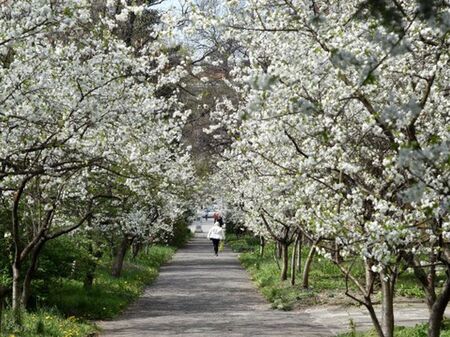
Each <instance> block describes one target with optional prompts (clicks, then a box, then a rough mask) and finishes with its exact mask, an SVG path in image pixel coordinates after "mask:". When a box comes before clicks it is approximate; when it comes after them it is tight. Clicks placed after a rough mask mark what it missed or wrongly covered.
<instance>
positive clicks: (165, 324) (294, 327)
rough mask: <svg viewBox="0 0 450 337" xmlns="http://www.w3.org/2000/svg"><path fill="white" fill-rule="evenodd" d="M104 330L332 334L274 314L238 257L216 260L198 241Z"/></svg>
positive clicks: (130, 335)
mask: <svg viewBox="0 0 450 337" xmlns="http://www.w3.org/2000/svg"><path fill="white" fill-rule="evenodd" d="M100 326H101V327H102V328H103V335H104V336H106V337H125V336H126V337H147V336H158V337H159V336H187V337H191V336H195V337H200V336H202V337H203V336H205V337H214V336H224V335H226V336H227V337H234V336H236V337H237V336H252V337H253V336H308V337H315V336H331V335H332V332H331V330H330V329H327V328H324V327H323V326H321V325H320V324H317V323H314V322H312V319H311V315H310V314H308V313H298V312H282V311H274V310H271V309H270V306H269V305H268V304H267V302H266V301H265V300H264V299H263V298H262V296H261V295H260V294H259V293H258V291H257V290H256V289H255V287H254V286H253V284H252V283H251V282H250V279H249V276H248V274H247V273H246V271H245V270H244V269H243V268H242V267H241V266H240V264H239V262H238V259H237V255H236V254H235V253H233V252H231V251H230V250H228V249H225V251H224V252H223V253H221V254H220V255H219V257H216V256H214V255H213V251H212V245H211V243H210V242H209V241H208V240H206V239H205V238H198V237H197V238H195V239H194V240H192V241H191V242H190V243H189V244H188V245H187V247H186V248H183V249H180V250H179V251H178V252H177V254H176V255H175V257H174V259H173V260H172V261H171V262H170V263H169V264H168V265H166V266H164V267H163V268H162V269H161V273H160V276H159V277H158V279H157V280H156V282H155V283H154V284H153V285H152V286H150V287H148V288H147V290H146V291H145V293H144V295H143V296H142V297H141V298H140V299H139V300H138V301H137V302H135V303H134V304H133V305H131V306H130V307H129V309H128V310H126V312H125V313H124V314H123V315H122V316H120V317H119V318H118V319H117V320H114V321H107V322H100Z"/></svg>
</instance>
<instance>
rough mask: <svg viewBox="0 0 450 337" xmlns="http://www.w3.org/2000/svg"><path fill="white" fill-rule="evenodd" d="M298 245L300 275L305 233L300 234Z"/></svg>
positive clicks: (298, 269)
mask: <svg viewBox="0 0 450 337" xmlns="http://www.w3.org/2000/svg"><path fill="white" fill-rule="evenodd" d="M298 237H299V239H298V243H297V246H298V247H297V271H298V272H299V273H301V272H302V243H303V233H302V232H300V233H299V234H298Z"/></svg>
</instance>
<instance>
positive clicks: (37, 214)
mask: <svg viewBox="0 0 450 337" xmlns="http://www.w3.org/2000/svg"><path fill="white" fill-rule="evenodd" d="M0 6H1V10H0V27H1V29H0V30H1V33H0V84H1V87H2V90H1V92H0V235H1V237H2V238H5V240H3V239H2V240H3V242H2V245H0V247H1V248H2V250H3V251H2V252H1V253H2V254H3V255H5V256H9V258H8V259H7V261H8V267H7V270H5V271H4V272H5V275H12V277H11V279H8V277H6V278H5V277H3V279H5V280H7V281H5V282H4V283H5V284H3V286H2V292H1V293H2V296H3V295H4V293H7V292H6V290H8V289H9V288H11V289H12V307H13V309H15V310H16V312H17V313H18V314H17V320H18V321H19V318H20V317H19V312H20V309H21V308H23V307H26V306H27V303H28V300H29V298H30V292H31V282H32V280H33V277H34V274H35V272H36V269H37V263H38V259H39V255H40V253H41V252H42V249H43V247H44V246H45V244H46V243H47V242H48V241H49V240H53V239H56V238H58V237H60V236H63V235H82V236H83V237H85V238H87V239H89V240H90V241H89V242H93V243H95V242H96V240H97V241H98V240H105V238H107V239H108V241H109V242H110V246H111V251H112V254H113V255H114V259H113V266H112V274H113V275H114V276H120V274H121V270H122V265H123V260H124V257H125V254H126V252H127V251H128V249H129V248H130V247H131V246H132V245H133V247H134V253H135V254H137V251H139V249H140V248H142V247H143V245H144V244H146V243H147V244H148V243H151V242H152V241H155V240H161V239H165V238H167V237H170V236H171V235H173V226H174V225H175V224H176V223H177V221H179V220H180V219H181V218H183V217H186V214H187V212H188V211H189V209H191V204H190V200H191V195H192V192H193V188H194V175H193V169H192V166H191V162H190V156H189V154H188V152H187V151H186V148H185V147H184V146H183V145H182V139H181V137H182V130H183V127H184V124H185V122H186V119H187V116H188V112H184V111H183V110H182V107H181V105H180V103H179V99H178V98H177V95H178V92H177V83H178V82H179V80H180V78H182V77H183V76H185V75H186V74H185V72H184V70H182V68H181V67H180V66H179V57H178V56H177V54H176V49H174V48H172V47H171V44H172V42H171V33H170V28H171V27H170V22H168V23H166V24H163V22H162V21H161V20H162V19H161V18H160V16H159V15H158V14H157V12H156V11H154V10H152V8H151V7H150V6H149V5H148V4H146V1H88V0H86V1H78V0H77V1H75V0H60V1H49V0H19V1H16V0H14V1H12V0H11V1H9V0H7V1H3V2H1V4H0ZM166 28H167V30H166ZM99 238H100V239H99ZM91 251H92V252H93V254H94V255H95V252H94V251H93V248H92V249H91ZM88 279H89V277H88ZM87 283H88V284H89V283H91V284H92V271H91V276H90V281H89V280H88V281H87ZM3 290H5V291H3Z"/></svg>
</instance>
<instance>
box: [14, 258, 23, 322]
mask: <svg viewBox="0 0 450 337" xmlns="http://www.w3.org/2000/svg"><path fill="white" fill-rule="evenodd" d="M20 269H21V265H20V261H18V260H17V258H16V260H15V261H14V262H13V264H12V274H13V277H12V310H13V312H14V323H15V324H16V325H20V324H21V323H22V319H21V312H20V311H21V307H20Z"/></svg>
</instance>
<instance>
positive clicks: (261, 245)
mask: <svg viewBox="0 0 450 337" xmlns="http://www.w3.org/2000/svg"><path fill="white" fill-rule="evenodd" d="M264 248H266V239H264V236H260V237H259V256H260V257H263V256H264Z"/></svg>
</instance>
